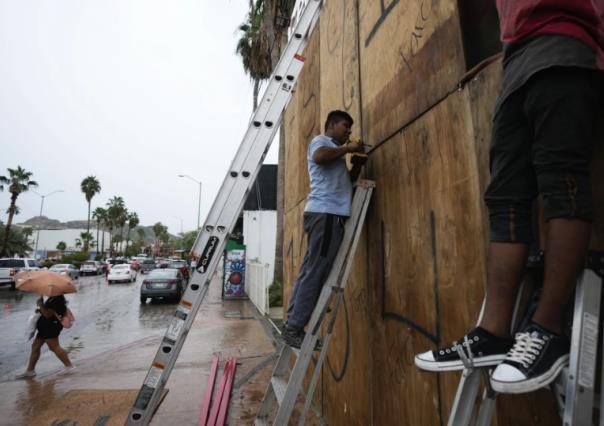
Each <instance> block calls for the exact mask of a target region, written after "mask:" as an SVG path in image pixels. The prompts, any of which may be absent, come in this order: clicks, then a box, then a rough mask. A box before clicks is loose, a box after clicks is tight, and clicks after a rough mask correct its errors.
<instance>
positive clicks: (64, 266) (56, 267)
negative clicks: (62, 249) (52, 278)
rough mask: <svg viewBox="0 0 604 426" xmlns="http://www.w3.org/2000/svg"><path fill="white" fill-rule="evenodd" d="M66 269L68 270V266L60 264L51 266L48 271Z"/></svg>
mask: <svg viewBox="0 0 604 426" xmlns="http://www.w3.org/2000/svg"><path fill="white" fill-rule="evenodd" d="M66 268H69V265H66V264H63V263H60V264H58V265H52V266H51V267H50V269H66Z"/></svg>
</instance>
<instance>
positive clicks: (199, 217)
mask: <svg viewBox="0 0 604 426" xmlns="http://www.w3.org/2000/svg"><path fill="white" fill-rule="evenodd" d="M200 220H201V181H199V201H198V202H197V229H199V227H200V225H199V221H200Z"/></svg>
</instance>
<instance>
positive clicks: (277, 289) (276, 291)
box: [268, 280, 283, 307]
mask: <svg viewBox="0 0 604 426" xmlns="http://www.w3.org/2000/svg"><path fill="white" fill-rule="evenodd" d="M268 305H269V306H270V307H273V306H283V283H281V282H280V281H277V280H275V281H273V283H272V284H271V286H270V287H269V288H268Z"/></svg>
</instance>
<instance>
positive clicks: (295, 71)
mask: <svg viewBox="0 0 604 426" xmlns="http://www.w3.org/2000/svg"><path fill="white" fill-rule="evenodd" d="M323 4H324V0H306V4H305V5H304V6H303V8H302V9H301V10H300V13H299V15H298V19H297V22H296V25H295V28H294V29H293V31H292V33H291V37H290V40H289V43H288V44H287V46H286V48H285V50H284V52H283V54H282V56H281V59H280V60H279V63H278V64H277V66H276V67H275V70H274V72H273V74H272V76H271V78H270V80H269V83H268V86H267V88H266V91H265V93H264V96H263V97H262V99H261V101H260V103H259V105H258V108H257V109H256V111H255V112H254V114H253V115H252V119H251V121H250V125H249V127H248V129H247V131H246V133H245V135H244V137H243V140H242V142H241V144H240V145H239V148H238V150H237V153H236V154H235V158H234V159H233V162H232V163H231V166H230V168H229V170H228V172H227V175H226V177H225V178H224V181H223V182H222V186H221V187H220V191H219V192H218V195H217V196H216V199H215V200H214V203H213V205H212V208H211V209H210V212H209V213H208V216H207V218H206V221H205V223H204V225H203V227H202V228H201V230H200V232H199V234H198V236H197V239H196V240H195V244H194V245H193V249H192V251H194V252H195V253H197V254H200V256H199V260H198V263H197V266H196V270H195V271H194V273H193V276H192V277H191V279H190V284H189V286H188V287H187V289H186V290H185V293H184V295H183V297H182V299H181V301H180V304H179V305H178V308H177V309H176V312H175V313H174V317H173V318H172V320H171V322H170V325H169V327H168V329H167V330H166V333H165V335H164V337H163V339H162V341H161V343H160V347H159V349H158V350H157V353H156V355H155V358H154V359H153V362H152V364H151V367H150V368H149V371H148V372H147V376H146V377H145V380H144V381H143V385H142V387H141V389H140V391H139V393H138V395H137V397H136V400H135V402H134V405H133V407H132V409H131V410H130V413H129V415H128V419H127V420H126V425H131V426H133V425H147V424H149V422H150V421H151V417H152V416H153V413H154V411H155V409H156V408H157V405H158V403H159V402H160V398H161V395H162V391H163V389H164V386H165V384H166V381H167V380H168V377H169V376H170V373H171V371H172V369H173V368H174V364H175V363H176V360H177V358H178V355H179V353H180V350H181V348H182V346H183V344H184V342H185V339H186V337H187V334H188V332H189V329H190V328H191V325H192V324H193V320H194V319H195V316H196V315H197V312H198V310H199V308H200V306H201V304H202V302H203V300H204V298H205V296H206V294H207V292H208V287H209V284H210V281H211V279H212V276H213V275H214V272H215V271H216V268H217V266H218V262H219V258H220V256H219V255H217V254H220V253H222V251H223V250H224V247H225V244H226V242H227V240H228V237H229V233H230V232H231V231H232V229H233V227H234V226H235V223H236V221H237V218H238V216H239V213H240V212H241V209H242V208H243V204H244V202H245V199H246V195H247V194H248V193H249V191H250V188H251V186H252V185H253V183H254V181H255V179H256V176H257V174H258V172H259V170H260V167H261V166H262V163H263V161H264V157H265V156H266V154H267V152H268V150H269V148H270V144H271V142H272V141H273V138H274V136H275V133H276V132H277V129H278V128H279V126H280V124H281V121H282V118H283V111H284V110H285V108H286V107H287V105H288V103H289V101H290V100H291V98H292V93H293V92H292V91H293V88H294V85H295V84H296V81H297V79H298V76H299V75H300V71H301V70H302V66H303V64H304V57H303V56H302V53H303V51H304V48H305V47H306V45H307V44H308V39H309V37H310V34H311V33H312V31H313V29H314V27H315V25H316V23H317V20H318V19H319V15H320V13H321V10H322V7H323Z"/></svg>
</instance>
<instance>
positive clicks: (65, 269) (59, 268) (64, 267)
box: [49, 263, 80, 280]
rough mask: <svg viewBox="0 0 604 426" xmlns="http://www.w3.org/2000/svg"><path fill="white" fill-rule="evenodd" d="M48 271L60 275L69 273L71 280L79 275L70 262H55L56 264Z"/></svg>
mask: <svg viewBox="0 0 604 426" xmlns="http://www.w3.org/2000/svg"><path fill="white" fill-rule="evenodd" d="M49 271H52V272H56V273H57V274H61V275H69V277H70V278H71V279H72V280H77V279H78V277H79V276H80V271H79V270H78V269H77V268H76V267H75V266H73V265H72V264H70V263H57V264H56V265H52V266H51V267H50V269H49Z"/></svg>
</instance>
